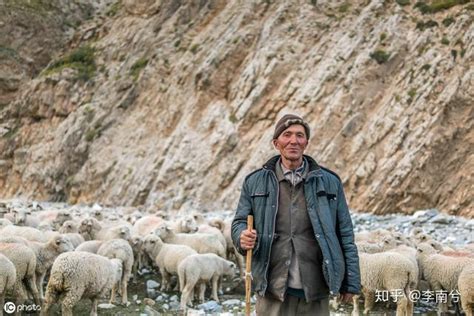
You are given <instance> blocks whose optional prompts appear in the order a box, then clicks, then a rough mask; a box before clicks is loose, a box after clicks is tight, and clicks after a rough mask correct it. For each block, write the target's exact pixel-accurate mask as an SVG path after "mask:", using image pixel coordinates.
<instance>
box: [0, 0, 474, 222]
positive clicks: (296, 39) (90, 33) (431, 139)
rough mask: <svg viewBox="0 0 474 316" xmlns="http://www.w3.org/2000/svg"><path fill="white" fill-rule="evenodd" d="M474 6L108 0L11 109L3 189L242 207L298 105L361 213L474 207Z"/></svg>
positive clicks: (2, 130) (0, 178) (4, 126)
mask: <svg viewBox="0 0 474 316" xmlns="http://www.w3.org/2000/svg"><path fill="white" fill-rule="evenodd" d="M148 2H149V3H152V4H151V6H152V9H153V10H151V11H150V12H144V7H143V6H144V4H146V3H148ZM134 3H136V6H135V7H134V6H133V4H134ZM349 3H350V4H349ZM134 8H135V9H137V10H138V11H140V12H138V11H137V12H135V11H134ZM472 9H473V8H472V5H471V4H466V5H456V6H453V7H451V8H448V9H446V10H442V11H439V12H431V13H427V14H422V13H421V12H420V9H419V8H416V7H415V6H414V5H413V4H411V5H407V6H400V5H399V4H397V3H396V2H385V1H350V2H347V3H346V2H339V1H317V3H315V1H299V2H296V1H256V0H254V1H223V0H203V1H176V0H172V1H171V0H163V1H138V0H137V1H130V0H127V1H123V3H122V2H117V3H110V4H109V5H105V4H104V8H103V10H102V11H101V12H103V14H96V15H95V16H94V18H93V19H90V20H87V21H85V22H83V24H82V25H81V26H80V27H79V28H78V29H77V31H76V33H75V34H74V36H73V37H72V39H71V40H70V42H69V43H68V44H67V47H65V48H64V50H63V51H64V53H63V54H62V55H61V56H59V57H57V58H55V59H54V60H53V61H52V62H50V64H49V67H48V68H47V69H45V70H44V71H43V72H41V73H40V74H38V75H37V76H36V77H35V78H33V79H32V80H30V81H28V82H26V83H22V84H21V85H20V84H18V89H19V90H18V91H16V92H15V93H14V94H15V97H14V101H12V102H10V103H9V104H8V105H7V106H4V107H3V109H2V110H1V111H0V194H1V195H2V196H4V197H11V196H24V197H28V198H35V199H48V200H64V201H68V202H70V203H79V202H87V203H89V202H92V201H100V202H101V203H104V204H115V205H145V206H147V207H156V208H162V209H168V210H176V209H196V208H198V209H206V210H209V211H212V210H215V209H217V208H218V209H222V208H227V209H228V208H234V207H235V205H236V203H237V199H238V197H239V191H240V186H241V184H242V181H243V179H244V177H245V175H246V174H247V173H248V172H250V171H251V170H253V169H254V168H257V167H259V166H261V165H262V164H263V163H264V162H265V161H266V159H268V158H270V157H271V156H272V155H274V154H275V152H274V150H273V148H272V146H271V143H270V141H271V135H272V133H273V126H274V123H275V121H276V120H277V119H278V118H279V117H281V116H282V115H283V114H285V113H288V112H294V113H297V114H300V115H302V116H304V117H305V118H306V119H307V120H308V121H309V122H310V126H311V129H312V135H314V136H313V137H312V139H310V144H309V147H308V151H307V153H308V154H310V155H312V156H313V157H314V158H315V159H316V160H317V161H319V163H320V164H322V165H324V166H326V167H329V168H331V169H332V170H334V171H336V172H337V173H338V174H339V175H340V176H341V178H342V180H343V183H344V185H345V190H346V195H347V198H348V201H349V204H350V206H351V208H353V209H356V210H360V211H365V212H373V213H377V214H382V213H391V212H405V213H411V212H413V211H414V210H416V209H425V208H432V207H436V208H439V209H440V210H441V211H442V212H445V213H451V214H458V215H466V216H469V217H473V216H474V211H473V210H474V202H473V199H472V192H473V189H474V186H473V184H474V181H473V177H472V170H474V155H472V152H473V140H474V134H473V131H474V129H473V128H472V125H473V117H474V113H473V109H474V107H473V106H472V104H473V100H474V96H473V94H474V89H472V87H473V78H474V77H473V76H474V68H473V67H472V62H473V43H474V41H473V36H474V29H473V28H472ZM2 34H3V32H2ZM15 38H16V39H17V40H19V39H21V36H20V37H18V38H17V37H15ZM33 64H34V65H36V67H39V68H41V66H40V65H39V64H37V63H33ZM45 64H46V63H43V64H41V65H43V66H44V65H45ZM20 66H21V67H23V66H24V64H23V63H19V66H18V69H20V68H21V67H20ZM12 67H13V66H12ZM13 68H14V67H13ZM13 68H12V69H13ZM15 69H16V68H15ZM18 71H19V70H18ZM6 72H7V73H8V74H9V75H11V76H12V78H13V77H14V76H13V75H12V74H16V72H15V71H13V70H7V71H6ZM20 81H21V80H20ZM1 82H2V81H1V80H0V83H1ZM21 82H23V81H21ZM9 84H10V85H13V86H14V85H15V80H13V81H12V80H10V83H9ZM0 86H1V84H0ZM3 89H5V88H3Z"/></svg>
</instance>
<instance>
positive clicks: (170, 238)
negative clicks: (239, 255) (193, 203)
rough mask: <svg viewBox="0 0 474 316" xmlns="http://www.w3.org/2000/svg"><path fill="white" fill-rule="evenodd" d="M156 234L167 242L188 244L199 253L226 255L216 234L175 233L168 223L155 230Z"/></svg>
mask: <svg viewBox="0 0 474 316" xmlns="http://www.w3.org/2000/svg"><path fill="white" fill-rule="evenodd" d="M155 234H156V235H157V236H158V237H160V238H161V240H163V241H164V242H165V243H169V244H180V245H186V246H189V247H191V248H193V249H194V250H196V251H197V252H198V253H201V254H204V253H215V254H216V255H218V256H220V257H223V258H224V257H225V248H224V247H223V246H222V244H221V243H220V241H219V239H218V238H217V237H216V236H215V235H211V234H203V233H194V234H175V233H174V232H173V230H172V229H171V228H169V227H168V226H166V225H160V226H158V228H157V229H156V230H155Z"/></svg>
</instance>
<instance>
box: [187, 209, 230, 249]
mask: <svg viewBox="0 0 474 316" xmlns="http://www.w3.org/2000/svg"><path fill="white" fill-rule="evenodd" d="M192 217H193V219H194V220H195V221H196V224H197V225H198V226H197V232H199V233H205V234H214V235H216V236H217V238H218V239H219V241H220V242H221V244H222V246H224V249H227V241H226V239H225V237H224V234H223V231H222V230H221V229H219V228H217V227H214V226H211V225H209V224H208V223H206V221H205V220H204V216H202V214H200V213H193V214H192ZM224 258H226V257H224Z"/></svg>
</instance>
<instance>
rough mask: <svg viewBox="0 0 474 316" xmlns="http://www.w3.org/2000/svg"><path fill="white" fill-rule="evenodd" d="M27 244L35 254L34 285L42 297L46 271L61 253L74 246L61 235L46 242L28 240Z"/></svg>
mask: <svg viewBox="0 0 474 316" xmlns="http://www.w3.org/2000/svg"><path fill="white" fill-rule="evenodd" d="M28 244H29V245H28V246H29V247H30V248H31V249H32V250H33V251H34V253H35V255H36V269H35V274H36V287H37V289H38V290H39V293H40V296H41V298H43V281H44V277H45V276H46V272H48V270H49V269H50V268H51V266H52V265H53V262H54V260H55V259H56V258H57V257H58V256H59V255H60V254H61V253H63V252H67V251H72V250H74V248H73V245H72V244H71V243H70V242H69V240H68V239H67V238H64V237H63V236H61V235H59V236H55V237H53V238H51V239H50V240H49V241H48V242H47V243H39V242H32V241H30V242H29V243H28Z"/></svg>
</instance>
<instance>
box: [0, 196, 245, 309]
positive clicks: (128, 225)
mask: <svg viewBox="0 0 474 316" xmlns="http://www.w3.org/2000/svg"><path fill="white" fill-rule="evenodd" d="M211 224H212V225H213V226H211ZM232 256H233V259H234V260H235V261H236V262H237V264H238V266H239V269H240V272H241V273H243V268H244V267H243V258H242V256H240V255H239V254H238V253H237V251H235V249H234V248H233V247H232V243H231V241H230V221H223V220H219V219H215V220H213V221H212V223H208V222H207V221H206V220H205V219H204V217H203V216H202V215H201V214H198V213H196V214H192V215H187V216H182V217H179V218H173V219H169V218H167V216H165V215H164V214H163V213H161V212H158V213H156V214H143V213H142V212H139V211H138V210H134V209H123V210H119V209H117V210H110V211H104V210H103V209H102V208H100V207H96V208H92V209H89V210H88V211H85V210H84V209H83V210H79V209H74V208H73V209H69V210H66V209H62V210H43V209H41V210H39V209H38V210H35V209H34V207H32V206H30V207H26V206H21V205H16V206H7V205H6V204H4V205H3V207H2V205H1V204H0V306H2V307H3V305H4V302H5V296H6V295H8V296H9V297H11V298H13V297H14V298H15V303H16V305H17V306H18V305H22V304H24V303H25V302H26V300H27V299H29V298H30V299H33V301H34V303H35V304H37V305H40V306H41V314H44V315H47V314H48V312H49V311H50V309H51V307H52V305H53V304H55V303H57V302H58V301H59V302H60V304H61V313H62V315H72V314H73V308H74V306H75V305H76V304H77V303H78V302H79V301H80V300H81V299H85V298H88V299H90V300H91V301H92V310H91V315H96V314H97V306H98V302H99V299H100V298H102V297H110V301H109V302H110V303H114V302H115V296H116V295H117V294H120V297H121V303H122V304H125V305H126V304H127V302H128V295H127V286H128V282H129V280H130V279H131V278H132V277H137V276H138V271H139V270H140V269H141V268H142V267H146V266H151V267H156V268H158V269H159V271H160V274H161V280H162V282H161V290H162V291H167V290H172V289H173V288H172V282H171V281H172V278H171V277H172V276H173V275H175V276H178V279H179V282H178V283H177V284H176V287H175V290H177V289H179V290H180V292H182V296H181V306H180V307H181V309H186V306H187V305H188V304H191V303H192V300H193V298H194V290H195V289H196V290H197V291H196V294H199V299H200V301H201V302H202V301H204V294H205V291H206V285H207V284H208V283H210V284H211V285H212V297H213V299H214V300H216V301H218V300H219V298H218V292H219V291H220V290H221V286H222V285H221V284H222V277H223V276H226V275H227V276H230V277H233V276H234V275H235V274H236V271H237V266H236V264H235V263H234V262H231V261H228V260H226V258H228V257H232ZM48 272H49V278H48V282H47V285H46V287H45V284H44V283H45V282H44V281H45V277H46V276H47V273H48ZM44 289H45V292H44V293H43V290H44ZM1 313H2V310H0V315H1Z"/></svg>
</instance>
